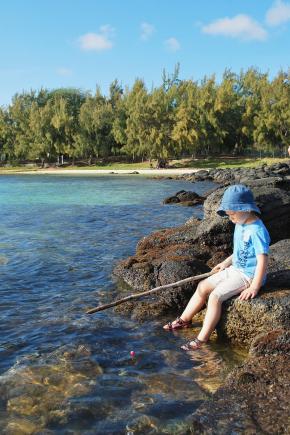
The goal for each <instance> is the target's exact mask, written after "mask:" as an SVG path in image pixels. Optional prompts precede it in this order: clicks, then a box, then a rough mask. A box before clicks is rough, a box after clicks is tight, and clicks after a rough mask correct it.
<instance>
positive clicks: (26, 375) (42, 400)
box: [0, 176, 242, 435]
mask: <svg viewBox="0 0 290 435" xmlns="http://www.w3.org/2000/svg"><path fill="white" fill-rule="evenodd" d="M189 186H190V189H191V188H193V186H192V185H188V184H187V183H182V182H176V183H174V182H172V181H171V182H170V181H169V182H168V181H166V180H164V181H158V182H156V181H153V180H145V179H140V178H138V177H137V178H130V179H129V178H128V177H124V178H122V177H120V178H112V177H111V178H110V177H106V178H105V179H103V178H98V179H96V178H91V177H89V178H88V177H83V178H78V177H52V178H50V177H47V176H43V177H41V176H39V177H33V176H25V178H24V177H16V176H7V177H1V183H0V197H1V214H2V215H1V222H0V232H1V243H0V272H1V284H0V285H1V305H0V316H1V325H0V328H1V335H0V374H1V376H0V428H1V431H3V432H4V433H7V434H11V435H18V434H21V435H22V434H33V433H39V431H41V430H42V431H43V432H42V433H45V434H52V433H63V434H64V433H74V434H78V433H79V434H83V433H86V431H87V434H92V433H94V434H95V433H100V434H106V433H107V434H120V433H125V432H126V430H127V432H128V433H130V432H131V433H134V434H137V433H140V434H144V433H167V434H170V433H172V434H178V433H180V434H182V433H185V431H186V427H187V425H188V424H189V422H188V421H187V418H186V416H188V415H190V413H191V412H193V411H194V409H196V407H197V406H199V404H200V403H201V401H202V400H204V399H205V398H206V397H207V394H208V393H207V391H213V390H214V389H215V388H216V386H217V385H218V384H219V383H220V382H221V381H222V380H223V378H224V376H225V373H226V372H227V371H228V369H229V368H230V367H231V366H232V365H233V364H236V363H237V362H238V361H240V360H241V358H242V356H239V355H237V357H235V353H233V351H232V350H226V347H225V346H223V345H222V344H220V343H218V342H216V341H214V340H213V341H212V342H211V343H210V345H209V346H208V347H206V348H204V349H203V350H202V353H200V354H194V355H189V354H186V353H185V352H183V351H182V350H180V346H181V344H183V342H184V341H187V340H188V339H190V336H192V335H194V334H195V330H187V331H180V332H179V333H177V334H171V333H168V332H166V331H164V330H163V329H162V325H163V324H164V323H165V319H158V321H151V322H144V323H143V324H139V323H136V322H134V321H132V320H129V319H126V318H124V317H121V316H119V315H117V314H116V313H114V312H113V311H112V310H108V311H106V312H103V313H100V314H98V315H95V316H92V317H90V316H86V315H85V314H84V313H85V311H86V309H87V308H88V307H92V306H95V305H98V303H99V302H101V301H104V302H105V301H106V300H107V299H112V298H113V297H114V295H116V293H117V289H116V283H115V282H114V281H112V279H111V273H112V269H113V267H114V264H115V263H116V261H118V260H119V259H121V258H125V257H127V256H129V255H131V254H133V252H134V250H135V246H136V243H137V241H138V240H139V239H140V238H141V237H143V236H144V235H146V234H148V233H150V232H152V231H155V230H157V229H160V228H165V227H168V226H172V225H173V224H174V225H178V224H180V223H182V222H184V221H185V220H187V219H188V218H189V217H190V216H191V215H192V213H195V214H196V215H200V213H201V210H200V208H194V209H185V208H178V207H174V206H172V207H168V206H161V205H160V203H161V201H162V199H163V198H164V197H166V196H169V195H171V194H172V193H174V192H175V191H177V190H181V189H185V190H188V189H189ZM210 187H211V184H209V183H201V184H196V185H194V190H196V191H197V192H198V193H200V194H202V193H203V192H204V191H205V190H208V189H209V188H210ZM166 320H167V319H166ZM132 350H134V352H135V354H136V356H135V357H134V358H132V357H131V356H130V352H131V351H132ZM206 390H207V391H206ZM126 428H127V429H126Z"/></svg>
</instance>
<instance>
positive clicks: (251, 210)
mask: <svg viewBox="0 0 290 435" xmlns="http://www.w3.org/2000/svg"><path fill="white" fill-rule="evenodd" d="M217 213H218V214H219V215H220V216H225V215H228V217H229V219H230V220H231V221H232V222H233V223H234V224H236V225H235V232H234V249H233V254H232V255H231V256H230V257H228V258H227V259H226V260H224V261H222V262H221V263H219V264H218V265H216V266H215V267H214V268H213V270H212V272H213V273H214V274H213V275H211V276H210V277H209V278H207V279H205V280H203V281H201V282H200V283H199V284H198V286H197V289H196V291H195V293H194V295H193V296H192V298H191V299H190V301H189V303H188V304H187V307H186V308H185V310H184V312H183V313H182V315H181V316H180V317H178V318H177V319H176V320H175V321H174V322H169V323H167V324H166V325H165V326H164V327H163V328H164V329H166V330H170V331H172V330H175V329H180V328H188V327H189V326H190V325H191V320H192V318H193V316H194V315H195V314H196V313H198V312H199V311H200V310H201V308H202V307H203V306H204V304H205V302H206V299H207V298H208V304H207V311H206V314H205V318H204V322H203V326H202V329H201V331H200V333H199V334H198V336H197V337H196V338H194V339H193V340H192V341H191V342H189V343H187V344H185V345H184V346H182V349H184V350H195V349H199V348H200V347H201V346H202V345H203V343H206V342H207V341H208V339H209V337H210V335H211V333H212V332H213V330H214V329H215V326H216V324H217V323H218V321H219V319H220V316H221V307H222V303H223V301H226V300H227V299H229V298H231V297H232V296H235V295H238V294H239V295H240V296H239V299H240V300H242V301H244V300H248V299H250V298H251V299H252V298H254V297H255V296H256V295H257V294H258V291H259V290H260V287H261V286H262V285H263V284H264V283H265V280H266V269H267V259H268V257H267V254H268V252H269V244H270V237H269V233H268V231H267V229H266V227H265V226H264V224H263V222H262V221H261V220H260V218H259V215H260V213H261V212H260V210H259V208H258V207H257V206H256V204H255V202H254V197H253V194H252V192H251V191H250V189H248V188H247V187H246V186H244V185H242V184H237V185H234V186H231V187H229V188H228V189H227V190H226V191H225V193H224V195H223V198H222V201H221V205H220V208H219V209H218V210H217Z"/></svg>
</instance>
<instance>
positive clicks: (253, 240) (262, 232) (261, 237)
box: [232, 219, 270, 284]
mask: <svg viewBox="0 0 290 435" xmlns="http://www.w3.org/2000/svg"><path fill="white" fill-rule="evenodd" d="M269 245H270V236H269V233H268V231H267V228H266V227H265V225H264V224H263V222H262V221H261V220H260V219H257V220H256V221H255V222H253V223H251V224H243V225H241V224H236V226H235V232H234V252H233V262H232V263H233V266H234V267H236V268H237V269H239V270H241V271H242V272H243V273H244V274H245V275H246V276H248V277H249V278H253V277H254V275H255V270H256V266H257V255H259V254H268V252H269ZM265 281H266V275H265V276H264V280H263V284H264V283H265Z"/></svg>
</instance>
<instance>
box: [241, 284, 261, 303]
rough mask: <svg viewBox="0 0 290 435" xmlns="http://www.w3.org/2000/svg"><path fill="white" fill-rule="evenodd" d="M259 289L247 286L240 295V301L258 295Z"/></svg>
mask: <svg viewBox="0 0 290 435" xmlns="http://www.w3.org/2000/svg"><path fill="white" fill-rule="evenodd" d="M258 291H259V289H256V288H251V287H249V288H246V289H245V290H243V291H242V293H241V294H240V296H239V299H240V301H247V300H248V299H253V298H254V297H255V296H257V294H258Z"/></svg>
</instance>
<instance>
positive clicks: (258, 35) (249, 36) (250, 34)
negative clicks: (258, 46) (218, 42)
mask: <svg viewBox="0 0 290 435" xmlns="http://www.w3.org/2000/svg"><path fill="white" fill-rule="evenodd" d="M202 31H203V33H208V34H209V35H223V36H229V37H231V38H239V39H242V40H245V41H249V40H257V41H264V40H265V39H266V38H267V32H266V30H265V29H264V28H263V27H262V26H261V25H260V24H259V23H257V22H256V21H255V20H253V19H252V18H251V17H249V16H248V15H243V14H239V15H236V16H235V17H233V18H228V17H226V18H221V19H219V20H216V21H213V22H212V23H210V24H207V25H206V26H203V27H202Z"/></svg>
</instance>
